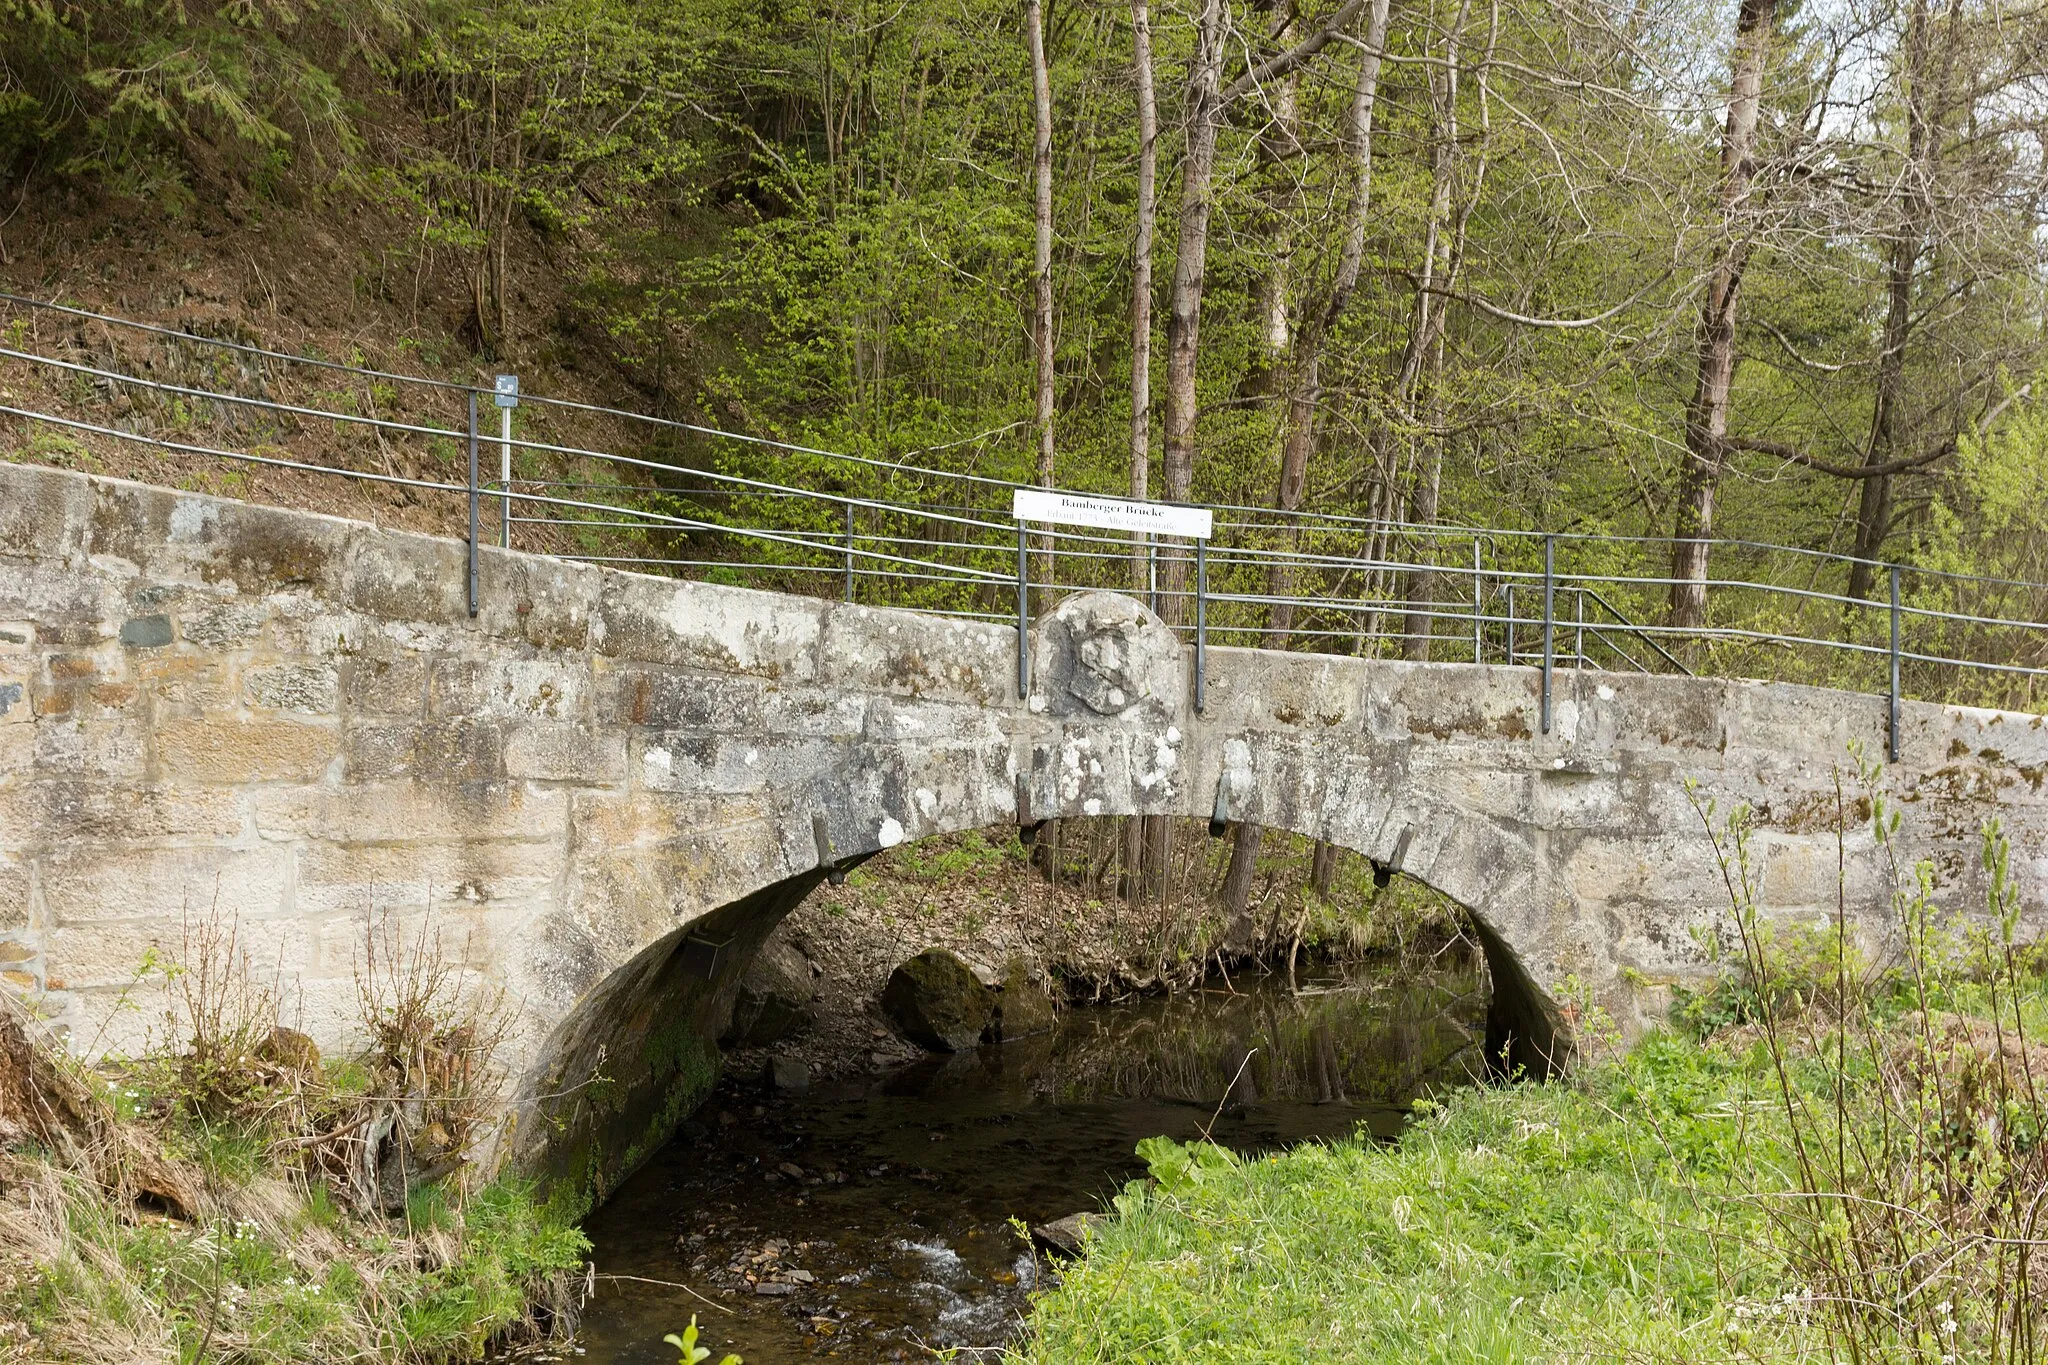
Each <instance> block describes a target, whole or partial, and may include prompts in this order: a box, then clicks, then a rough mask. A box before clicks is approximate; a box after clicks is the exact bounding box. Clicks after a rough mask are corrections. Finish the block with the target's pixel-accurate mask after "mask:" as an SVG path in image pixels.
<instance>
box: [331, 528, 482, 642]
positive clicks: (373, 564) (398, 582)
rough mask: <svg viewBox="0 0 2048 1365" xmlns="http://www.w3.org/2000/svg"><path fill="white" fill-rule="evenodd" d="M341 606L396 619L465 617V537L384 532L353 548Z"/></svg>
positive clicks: (446, 619)
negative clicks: (453, 537)
mask: <svg viewBox="0 0 2048 1365" xmlns="http://www.w3.org/2000/svg"><path fill="white" fill-rule="evenodd" d="M339 601H340V603H341V605H343V606H345V607H347V608H349V609H350V610H352V611H359V612H362V613H364V614H366V615H369V616H381V617H386V618H388V619H392V620H398V621H429V622H442V621H456V620H462V621H467V620H468V619H469V552H468V550H467V549H466V548H465V547H464V546H463V544H462V542H460V541H456V540H443V539H440V538H439V537H435V536H422V535H412V534H408V533H405V532H399V531H382V532H379V533H378V534H376V535H374V536H365V537H363V538H361V539H360V540H358V541H357V542H356V543H355V544H354V545H353V546H352V547H351V549H350V552H349V556H348V564H347V569H346V571H345V572H344V574H343V576H342V586H341V592H340V594H339Z"/></svg>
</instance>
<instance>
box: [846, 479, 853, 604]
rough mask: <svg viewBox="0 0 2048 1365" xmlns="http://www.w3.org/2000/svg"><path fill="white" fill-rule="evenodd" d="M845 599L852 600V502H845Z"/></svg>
mask: <svg viewBox="0 0 2048 1365" xmlns="http://www.w3.org/2000/svg"><path fill="white" fill-rule="evenodd" d="M846 600H847V601H849V602H851V601H852V600H853V504H852V503H850V502H849V503H847V504H846Z"/></svg>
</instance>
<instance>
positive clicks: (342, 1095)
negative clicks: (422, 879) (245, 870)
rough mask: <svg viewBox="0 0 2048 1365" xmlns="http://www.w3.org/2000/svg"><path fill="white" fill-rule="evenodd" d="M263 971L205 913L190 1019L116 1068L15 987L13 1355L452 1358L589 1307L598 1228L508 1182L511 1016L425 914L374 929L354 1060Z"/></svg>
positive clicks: (186, 958)
mask: <svg viewBox="0 0 2048 1365" xmlns="http://www.w3.org/2000/svg"><path fill="white" fill-rule="evenodd" d="M246 966H247V964H246V961H245V960H244V958H243V955H242V954H241V952H240V949H239V946H238V943H237V940H236V936H235V932H234V925H233V921H232V919H231V918H222V917H219V916H214V917H210V918H208V919H207V920H204V921H201V922H199V923H196V924H188V925H187V932H186V941H185V945H184V951H183V952H182V953H181V954H180V955H179V958H178V960H177V961H176V962H174V963H171V964H169V965H168V966H167V968H166V969H165V970H166V974H167V975H168V976H169V979H170V981H169V984H170V985H171V987H172V989H173V990H174V991H175V992H176V993H177V996H178V997H179V999H180V1003H181V1005H182V1008H181V1009H180V1010H178V1011H177V1012H176V1013H175V1014H174V1015H173V1016H172V1018H173V1020H175V1024H174V1026H173V1027H171V1028H170V1031H169V1032H168V1033H166V1034H165V1035H164V1036H163V1037H161V1038H160V1039H158V1040H157V1042H156V1044H155V1045H154V1046H152V1047H151V1048H150V1049H148V1050H147V1051H146V1052H145V1053H144V1054H143V1055H141V1056H138V1057H134V1058H130V1059H127V1060H125V1061H121V1062H119V1063H108V1064H103V1065H101V1066H98V1067H88V1066H86V1065H84V1064H83V1063H81V1062H79V1061H78V1060H76V1059H74V1058H72V1057H70V1056H68V1055H66V1054H65V1053H64V1052H62V1051H61V1050H59V1049H57V1048H56V1047H55V1046H53V1045H52V1043H51V1042H50V1040H48V1039H47V1038H46V1037H44V1036H43V1035H42V1033H41V1032H40V1030H39V1028H38V1026H37V1024H36V1021H35V1020H34V1019H33V1018H32V1017H31V1016H30V1015H29V1014H28V1012H27V1011H26V1010H25V1008H24V1007H22V1006H21V1005H20V1004H18V1003H16V1002H13V1001H11V1000H0V1361H16V1360H19V1361H23V1362H28V1361H35V1362H44V1361H48V1362H59V1361H79V1362H93V1365H105V1363H106V1362H120V1363H121V1365H129V1363H130V1362H134V1363H135V1365H141V1363H142V1362H163V1363H164V1365H186V1363H187V1362H195V1363H196V1362H199V1361H233V1362H237V1365H286V1363H287V1362H323V1363H324V1362H338V1361H354V1362H365V1363H367V1362H422V1363H425V1362H436V1363H438V1362H446V1361H460V1360H472V1359H478V1358H480V1357H481V1356H482V1355H483V1354H484V1352H485V1351H486V1349H487V1348H488V1347H490V1346H491V1345H492V1344H493V1343H494V1342H498V1341H501V1340H506V1339H516V1338H518V1337H521V1336H528V1335H534V1334H539V1333H542V1332H558V1331H560V1330H561V1329H562V1328H564V1327H567V1326H569V1325H571V1324H572V1323H573V1317H574V1313H573V1308H574V1303H575V1295H574V1292H573V1291H574V1288H575V1286H576V1285H578V1284H580V1282H581V1272H582V1270H583V1263H584V1257H585V1255H586V1253H587V1252H588V1250H589V1244H588V1243H587V1242H586V1241H585V1239H584V1237H583V1235H582V1233H581V1232H580V1231H579V1230H578V1229H577V1228H576V1227H575V1225H574V1223H573V1221H571V1220H570V1219H569V1218H568V1217H566V1216H565V1215H564V1214H563V1213H562V1212H561V1211H560V1210H559V1208H557V1207H555V1206H553V1205H551V1204H548V1203H544V1202H543V1201H542V1200H541V1198H540V1194H539V1192H538V1191H537V1190H536V1189H535V1188H534V1187H532V1186H531V1185H529V1184H527V1183H524V1182H522V1181H518V1180H515V1179H511V1178H509V1177H506V1176H504V1175H499V1176H497V1177H496V1178H492V1176H491V1170H492V1164H491V1161H490V1154H489V1151H488V1143H489V1141H490V1138H491V1135H492V1134H493V1133H494V1132H495V1131H496V1129H497V1127H498V1125H499V1124H500V1123H501V1121H502V1105H501V1103H500V1087H501V1083H502V1078H501V1077H500V1076H498V1075H497V1074H496V1073H495V1071H494V1070H493V1068H492V1067H491V1065H490V1062H489V1058H490V1055H491V1050H492V1046H493V1043H494V1040H495V1028H494V1025H493V1018H492V1013H491V1011H490V1009H489V1008H488V1007H487V1006H484V1005H481V1004H479V1003H478V1002H476V1001H474V1000H472V999H468V998H466V997H464V996H463V995H462V994H461V993H460V992H459V991H458V990H457V989H456V985H457V982H456V977H455V974H454V973H453V971H452V969H450V968H449V967H448V965H447V963H446V961H445V959H443V958H442V957H441V956H440V953H439V950H438V946H437V945H435V944H432V943H430V942H429V941H428V940H427V939H426V937H425V931H424V930H422V936H421V937H420V938H419V939H418V940H417V941H414V942H407V941H403V940H400V939H398V938H396V937H395V936H392V935H384V936H383V937H381V938H380V937H378V933H377V929H376V926H374V925H373V927H372V937H371V941H370V942H369V943H368V944H366V950H365V957H364V960H363V962H362V964H361V965H360V967H359V976H358V980H359V985H360V991H359V995H360V1001H359V1004H360V1017H359V1020H358V1024H359V1028H360V1033H361V1035H362V1036H363V1037H364V1038H365V1039H366V1040H367V1044H366V1046H365V1047H364V1049H363V1050H362V1051H361V1052H360V1053H359V1054H357V1055H354V1056H349V1057H344V1058H339V1059H326V1058H322V1057H321V1056H320V1055H319V1052H318V1050H317V1049H316V1048H314V1047H313V1045H312V1042H311V1040H310V1039H307V1038H305V1037H304V1036H303V1035H300V1034H297V1033H294V1032H293V1031H292V1030H290V1029H285V1028H281V1027H279V1026H278V1025H277V1022H276V1002H275V998H274V997H273V996H272V995H271V994H270V993H269V991H268V990H266V989H265V988H263V987H261V986H260V985H258V984H256V983H255V982H253V981H252V980H251V978H250V977H249V975H248V973H247V970H246ZM148 970H152V968H151V967H150V964H145V971H148ZM138 979H139V978H138Z"/></svg>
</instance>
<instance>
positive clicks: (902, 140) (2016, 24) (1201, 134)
mask: <svg viewBox="0 0 2048 1365" xmlns="http://www.w3.org/2000/svg"><path fill="white" fill-rule="evenodd" d="M2044 60H2048V12H2044V10H2043V9H2041V8H2040V7H2034V6H2028V5H2015V4H2011V3H2007V0H1826V2H1825V3H1822V2H1821V0H1809V2H1805V3H1802V0H1737V3H1728V4H1723V3H1700V2H1699V0H1627V3H1620V0H1614V2H1612V3H1610V0H1514V2H1513V3H1508V2H1506V0H1427V3H1410V2H1408V0H1404V3H1403V4H1400V5H1394V4H1392V3H1391V0H1342V2H1341V3H1333V2H1332V0H1307V2H1306V3H1295V0H1274V2H1272V3H1267V2H1266V0H1261V2H1260V3H1252V4H1247V3H1242V2H1241V0H1191V3H1189V4H1187V5H1176V6H1165V5H1159V6H1155V5H1154V4H1153V3H1151V0H1129V2H1128V3H1126V2H1125V0H1115V2H1114V3H1074V0H999V2H997V3H990V2H988V0H860V2H859V3H851V2H849V0H830V2H829V3H825V4H820V5H815V6H813V5H796V4H785V3H779V2H777V0H769V2H768V3H758V2H756V3H735V2H734V0H638V2H636V3H632V4H626V3H622V0H542V2H541V3H532V4H525V3H522V4H511V3H489V2H488V0H231V2H230V3H223V4H217V5H216V4H212V3H206V4H194V3H190V2H189V0H113V2H112V3H99V4H90V5H81V4H70V3H64V0H5V3H4V4H0V167H4V168H5V170H4V174H5V176H6V178H7V179H8V180H10V181H12V182H13V187H12V188H11V190H10V192H9V193H8V194H7V195H6V198H7V199H10V200H14V201H15V202H14V203H13V204H12V205H11V207H12V208H13V209H14V210H15V212H19V211H20V209H21V207H22V204H23V203H24V202H26V201H28V200H29V199H31V198H33V199H35V200H36V201H37V203H38V204H39V205H41V204H51V203H57V202H60V201H61V202H63V203H67V204H78V203H92V204H112V205H117V206H125V211H126V212H129V213H131V214H140V215H144V216H152V215H153V216H157V217H167V218H172V219H175V218H178V217H180V216H183V217H186V218H194V219H203V218H206V217H207V216H209V215H213V214H217V213H218V212H219V211H220V206H221V205H223V204H227V205H230V206H231V207H233V206H241V207H239V208H235V209H234V211H235V212H237V213H241V212H244V211H246V212H253V213H262V212H269V213H271V214H273V215H275V214H278V213H283V212H299V213H308V212H311V213H319V212H322V211H325V210H326V209H330V208H332V207H333V206H335V205H338V204H342V203H349V204H357V205H360V204H370V205H373V206H374V207H375V208H376V210H377V211H378V212H379V213H380V214H382V215H384V216H385V221H387V222H388V223H391V224H394V225H395V226H393V227H392V228H391V230H390V231H389V232H387V233H386V234H385V236H384V237H382V238H381V239H379V240H378V241H377V242H375V243H374V244H373V245H371V246H366V247H365V248H364V249H363V251H362V252H361V253H360V254H361V255H362V256H363V258H364V259H363V260H362V261H358V262H353V263H350V268H352V269H353V270H354V272H355V274H356V275H357V281H356V289H357V293H358V295H361V294H363V293H364V292H365V291H367V292H369V293H372V294H375V295H376V296H377V298H378V301H379V304H380V306H384V307H387V308H390V309H394V310H396V311H397V312H398V313H399V314H401V315H403V314H404V313H405V312H406V310H408V309H409V310H410V313H411V315H412V317H413V319H414V321H415V322H416V321H417V319H418V315H419V314H420V312H421V310H422V308H427V309H430V310H432V309H439V310H440V311H441V313H442V314H443V315H445V316H446V318H447V319H448V321H449V325H450V327H451V328H452V329H453V330H454V332H455V334H456V335H458V336H459V337H460V338H461V339H462V340H463V342H464V343H465V344H466V345H467V346H468V347H469V348H470V349H471V351H472V352H473V353H474V354H475V355H476V356H477V357H479V358H480V363H492V362H516V361H519V360H521V359H522V358H523V359H527V360H532V359H533V358H534V357H536V356H541V355H547V354H560V353H561V352H562V351H564V350H565V349H573V350H577V351H579V352H581V353H584V354H585V355H587V356H588V357H589V359H590V361H591V362H592V363H595V364H599V365H601V366H603V367H605V368H607V370H608V372H609V373H610V374H612V375H614V376H616V377H617V378H618V380H619V382H620V383H621V384H622V385H624V386H625V389H626V391H627V392H629V393H630V395H631V396H632V399H633V402H634V405H635V406H637V407H640V408H642V409H644V410H647V411H650V412H654V413H659V414H665V415H670V416H686V417H694V418H699V419H708V420H709V421H711V422H712V423H713V424H715V425H720V426H724V427H727V428H731V429H735V430H740V431H745V432H750V433H755V434H760V435H772V436H779V437H783V438H786V439H792V440H797V441H800V442H803V443H805V444H810V445H816V446H820V447H824V448H828V449H832V450H837V451H843V452H847V453H850V454H856V455H875V456H888V457H890V458H896V459H912V460H914V462H917V463H921V464H924V465H927V466H937V467H944V468H950V469H958V470H967V471H973V472H976V473H980V474H985V475H990V476H994V477H999V478H1004V479H1010V480H1016V481H1020V482H1042V483H1049V484H1057V485H1059V486H1062V487H1068V488H1078V489H1085V490H1090V491H1096V492H1125V491H1128V492H1130V493H1135V494H1142V495H1149V496H1152V497H1164V498H1167V499H1179V500H1186V499H1195V500H1203V501H1210V502H1216V503H1227V504H1240V505H1246V506H1265V507H1272V508H1278V509H1281V510H1286V509H1294V508H1312V509H1316V510H1318V511H1322V512H1331V513H1346V514H1354V515H1357V516H1361V517H1367V518H1378V519H1384V520H1387V521H1395V522H1406V523H1411V524H1418V525H1428V524H1432V523H1439V522H1443V523H1451V524H1462V525H1471V526H1486V527H1497V528H1504V529H1511V530H1512V529H1536V530H1543V531H1549V532H1559V533H1570V532H1589V533H1603V534H1614V535H1627V536H1647V537H1665V538H1675V539H1674V543H1673V544H1672V545H1671V546H1670V547H1669V548H1668V549H1660V550H1659V551H1657V553H1658V554H1659V555H1662V556H1668V562H1667V563H1665V564H1664V565H1662V566H1661V567H1660V572H1662V573H1667V574H1668V576H1669V577H1670V578H1671V579H1672V580H1673V582H1672V583H1671V585H1670V588H1669V592H1668V594H1665V593H1661V590H1660V596H1662V598H1663V600H1661V601H1659V602H1658V603H1657V604H1656V610H1657V611H1659V612H1660V613H1661V614H1662V615H1663V616H1664V618H1665V619H1666V620H1668V621H1669V622H1670V623H1673V624H1677V625H1696V624H1699V623H1700V622H1702V621H1704V620H1705V619H1706V618H1707V613H1708V603H1707V601H1706V591H1705V588H1704V586H1703V584H1704V580H1705V578H1706V577H1707V576H1708V575H1710V574H1711V573H1712V572H1713V568H1712V565H1711V564H1710V563H1709V556H1710V554H1711V553H1712V551H1711V550H1710V548H1709V546H1708V544H1707V543H1706V541H1707V538H1708V537H1718V538H1723V539H1727V540H1736V541H1740V540H1750V541H1765V542H1773V543H1779V544H1786V545H1791V546H1795V547H1804V548H1810V549H1815V550H1826V551H1831V552H1836V553H1839V554H1843V555H1848V556H1852V557H1854V558H1855V559H1858V560H1862V561H1867V563H1865V564H1860V565H1850V566H1848V567H1846V568H1845V569H1843V571H1841V572H1839V573H1836V572H1835V571H1834V570H1832V569H1830V570H1829V574H1830V575H1831V576H1832V578H1833V579H1835V580H1839V581H1830V582H1827V583H1826V584H1824V585H1823V586H1825V587H1827V588H1828V589H1829V590H1831V591H1834V592H1839V593H1846V594H1847V595H1848V596H1850V597H1855V598H1862V597H1868V596H1871V595H1872V594H1874V593H1875V594H1880V595H1881V593H1882V589H1883V585H1882V583H1881V582H1880V581H1879V578H1880V572H1881V571H1880V570H1879V569H1878V568H1876V567H1875V566H1876V565H1877V564H1878V563H1882V562H1887V561H1889V562H1904V563H1910V564H1916V565H1920V566H1923V567H1926V568H1930V569H1946V570H1958V571H1969V572H1976V573H1984V574H1993V575H2005V576H2010V577H2015V578H2033V579H2039V578H2042V577H2044V576H2048V564H2044V563H2043V559H2044V555H2048V537H2044V534H2043V531H2044V526H2043V520H2044V519H2043V516H2042V513H2041V512H2040V510H2039V509H2040V508H2041V506H2042V504H2043V498H2042V496H2041V495H2042V492H2043V478H2044V474H2043V472H2042V471H2043V465H2042V461H2041V460H2040V459H2039V457H2038V453H2037V452H2038V450H2039V448H2040V444H2041V442H2042V440H2043V439H2044V419H2043V417H2042V415H2041V412H2040V409H2039V405H2038V403H2037V402H2036V400H2035V397H2034V395H2035V392H2036V389H2037V387H2038V380H2037V374H2038V372H2039V370H2040V368H2041V366H2042V364H2043V362H2044V356H2043V353H2042V318H2043V310H2044V306H2048V296H2044V294H2043V289H2042V284H2043V279H2042V266H2043V256H2044V251H2048V241H2044V237H2043V230H2042V222H2041V218H2042V214H2043V210H2044V206H2048V162H2044V156H2043V141H2042V139H2043V134H2044V130H2048V71H2044ZM0 211H4V210H0ZM10 216H11V215H10ZM5 231H6V230H5V228H4V227H0V242H4V240H5V238H4V233H5ZM0 250H4V247H0ZM522 262H524V263H526V267H527V268H528V269H529V270H530V271H537V272H540V273H544V274H545V275H546V276H548V277H549V278H550V280H552V281H555V282H557V283H558V285H559V292H558V293H557V294H554V295H552V296H550V297H549V298H548V299H547V300H545V301H542V300H540V299H538V298H537V297H536V296H535V293H534V291H533V290H531V289H528V288H525V287H523V286H522V284H521V283H520V278H521V277H520V275H519V271H520V269H521V263H522ZM1411 591H1412V585H1411ZM1645 606H1646V609H1647V604H1645Z"/></svg>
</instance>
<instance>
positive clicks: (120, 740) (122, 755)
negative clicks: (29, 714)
mask: <svg viewBox="0 0 2048 1365" xmlns="http://www.w3.org/2000/svg"><path fill="white" fill-rule="evenodd" d="M29 732H30V733H32V734H33V735H34V737H35V755H34V759H33V762H34V765H35V767H36V768H37V769H39V770H40V771H41V772H43V773H46V774H48V775H50V776H53V777H57V776H61V777H96V778H118V779H123V780H129V781H140V780H141V779H142V778H143V777H144V776H145V774H146V771H147V768H148V758H149V736H148V731H147V730H146V729H145V728H144V726H143V724H142V721H141V720H140V719H139V718H137V717H135V716H132V715H123V716H104V717H92V716H52V717H46V718H45V719H43V720H41V721H38V722H37V723H36V724H35V725H34V726H32V727H29ZM7 733H15V731H14V727H12V726H8V727H4V728H0V734H7Z"/></svg>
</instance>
